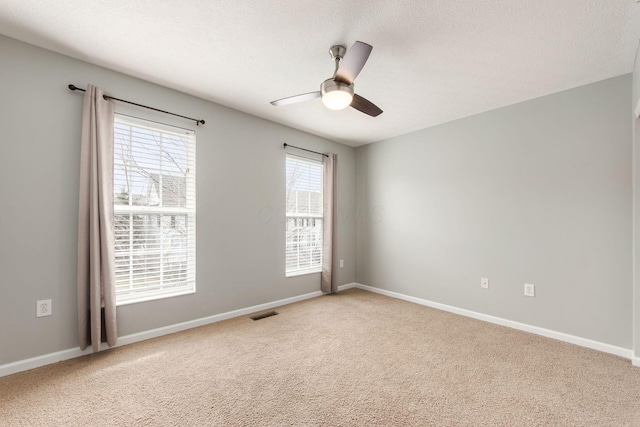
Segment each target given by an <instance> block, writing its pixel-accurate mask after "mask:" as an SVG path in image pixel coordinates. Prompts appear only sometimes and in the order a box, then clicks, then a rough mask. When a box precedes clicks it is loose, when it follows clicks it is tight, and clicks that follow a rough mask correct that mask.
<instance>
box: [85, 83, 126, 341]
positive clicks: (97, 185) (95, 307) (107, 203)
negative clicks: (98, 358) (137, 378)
mask: <svg viewBox="0 0 640 427" xmlns="http://www.w3.org/2000/svg"><path fill="white" fill-rule="evenodd" d="M103 95H105V93H104V92H103V91H102V89H99V88H97V87H95V86H93V85H88V86H87V89H86V92H85V95H84V109H83V115H82V142H81V152H80V198H79V200H80V201H79V209H78V334H79V341H80V348H81V349H82V350H84V349H85V348H87V347H88V346H89V345H91V346H92V347H93V351H99V350H100V343H101V342H103V341H106V342H107V344H108V345H109V346H113V345H115V343H116V340H117V337H118V334H117V325H116V296H115V285H114V282H115V273H114V263H115V259H114V241H113V239H114V237H113V120H114V116H113V101H111V100H108V101H107V100H105V99H104V98H103Z"/></svg>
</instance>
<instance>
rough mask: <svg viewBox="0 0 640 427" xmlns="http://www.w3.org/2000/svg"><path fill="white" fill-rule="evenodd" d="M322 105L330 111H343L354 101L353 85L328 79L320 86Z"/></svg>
mask: <svg viewBox="0 0 640 427" xmlns="http://www.w3.org/2000/svg"><path fill="white" fill-rule="evenodd" d="M320 93H321V94H322V103H323V104H324V106H325V107H327V108H328V109H330V110H342V109H344V108H347V107H348V106H349V105H351V102H352V101H353V83H351V84H350V85H348V84H346V83H342V82H338V81H335V80H333V79H328V80H325V81H324V82H322V84H321V85H320Z"/></svg>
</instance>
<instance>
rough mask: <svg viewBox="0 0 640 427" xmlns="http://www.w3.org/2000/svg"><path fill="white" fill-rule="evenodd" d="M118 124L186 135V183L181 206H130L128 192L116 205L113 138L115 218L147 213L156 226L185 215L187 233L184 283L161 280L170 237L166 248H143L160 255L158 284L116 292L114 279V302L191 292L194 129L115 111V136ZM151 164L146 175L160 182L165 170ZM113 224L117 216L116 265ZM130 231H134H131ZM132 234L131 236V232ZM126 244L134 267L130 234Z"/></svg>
mask: <svg viewBox="0 0 640 427" xmlns="http://www.w3.org/2000/svg"><path fill="white" fill-rule="evenodd" d="M118 124H121V125H125V126H132V127H135V128H142V129H147V130H151V131H155V132H160V133H164V134H172V135H187V141H186V144H187V147H186V152H185V159H186V172H185V184H184V185H185V206H184V207H179V206H175V207H164V206H148V205H133V204H132V200H133V199H132V196H131V195H129V205H123V204H118V203H117V197H118V193H119V191H120V189H119V188H117V187H116V185H115V180H116V171H115V168H116V167H117V165H119V162H118V159H117V158H116V156H117V153H116V146H117V144H116V141H114V153H113V156H114V189H113V191H114V201H113V207H114V217H116V216H117V215H126V214H129V215H131V216H133V215H137V216H139V217H141V216H148V217H149V218H152V219H153V220H154V221H156V220H157V222H158V224H157V225H158V227H161V225H162V222H163V219H164V218H168V219H169V225H171V224H174V225H175V224H177V222H178V219H177V217H178V216H180V217H184V224H185V227H186V229H187V232H186V248H185V249H184V250H183V251H181V252H184V253H185V256H186V261H185V263H186V269H185V276H186V277H185V280H184V282H183V283H182V284H180V285H175V284H173V285H169V287H165V286H167V284H166V283H163V280H164V275H163V273H165V272H167V271H169V272H171V270H163V269H162V265H163V262H164V261H163V256H164V255H165V254H166V253H167V252H172V251H173V250H174V242H173V240H170V241H169V245H168V247H163V248H161V249H153V250H151V249H149V250H147V251H146V252H147V253H149V252H158V254H159V260H160V261H158V262H159V264H160V265H161V267H160V273H159V275H160V280H159V281H158V282H157V284H156V285H154V284H153V283H154V282H148V287H149V288H151V289H146V290H144V291H140V292H127V293H118V289H117V288H118V287H117V286H116V285H118V281H117V279H116V282H114V286H116V305H117V306H121V305H128V304H135V303H139V302H145V301H153V300H158V299H164V298H170V297H175V296H180V295H188V294H193V293H195V292H196V167H195V166H196V132H195V131H194V130H192V129H184V128H180V127H177V126H173V125H169V124H165V123H159V122H155V121H151V120H147V119H142V118H139V117H133V116H129V115H126V114H121V113H116V114H115V115H114V139H115V136H116V134H117V126H118ZM161 150H162V149H161V148H160V151H161ZM154 166H155V167H153V168H151V167H149V168H147V169H148V170H147V169H145V171H146V172H147V173H149V175H151V174H152V173H154V172H156V173H157V174H158V177H159V180H158V181H159V182H162V181H161V180H162V177H164V172H165V170H166V169H163V167H162V166H161V162H160V165H157V166H156V165H154ZM152 171H153V172H152ZM147 179H149V178H147ZM151 179H153V178H151ZM153 184H154V185H158V184H157V183H155V181H154V183H153ZM147 185H150V184H147ZM162 185H163V184H160V185H159V186H160V187H162ZM147 191H149V190H147ZM158 192H159V193H160V194H162V190H161V189H158ZM172 221H173V222H172ZM180 222H181V221H180ZM115 224H116V218H114V246H115V247H114V258H115V259H114V266H117V261H116V260H117V256H118V253H119V252H118V250H117V242H116V240H115V239H116V236H117V233H118V231H117V230H116V227H115ZM129 227H130V228H131V229H132V230H133V219H131V220H130V224H129ZM174 228H175V227H174ZM131 233H133V231H131ZM159 233H160V234H161V235H162V234H163V230H162V229H161V230H160V232H159ZM131 235H132V236H133V234H131ZM161 239H162V236H161ZM166 244H167V241H166V240H162V243H161V245H162V246H165V245H166ZM129 246H130V249H129V251H128V253H129V254H130V256H131V261H130V262H131V265H132V266H133V254H134V250H132V249H131V246H133V237H131V240H130V242H129ZM129 275H130V277H133V273H132V272H131V270H130V272H129ZM130 280H131V279H130ZM129 286H132V284H131V282H130V283H129ZM154 286H155V289H153V288H154Z"/></svg>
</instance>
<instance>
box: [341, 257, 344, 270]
mask: <svg viewBox="0 0 640 427" xmlns="http://www.w3.org/2000/svg"><path fill="white" fill-rule="evenodd" d="M340 268H344V260H343V259H341V260H340Z"/></svg>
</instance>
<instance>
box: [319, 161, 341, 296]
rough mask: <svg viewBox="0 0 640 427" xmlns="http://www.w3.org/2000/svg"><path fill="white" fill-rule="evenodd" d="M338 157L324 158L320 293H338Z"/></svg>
mask: <svg viewBox="0 0 640 427" xmlns="http://www.w3.org/2000/svg"><path fill="white" fill-rule="evenodd" d="M337 171H338V156H337V155H335V154H332V153H330V154H329V155H328V156H325V157H324V178H323V187H324V188H323V196H324V199H323V209H324V215H323V221H322V226H323V236H322V277H321V285H320V289H321V290H322V292H331V293H334V292H338V271H337V269H336V268H335V267H337V266H338V246H337V245H338V239H337V236H338V229H337V222H338V214H337V212H338V191H337V188H338V180H337V179H336V178H337Z"/></svg>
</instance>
